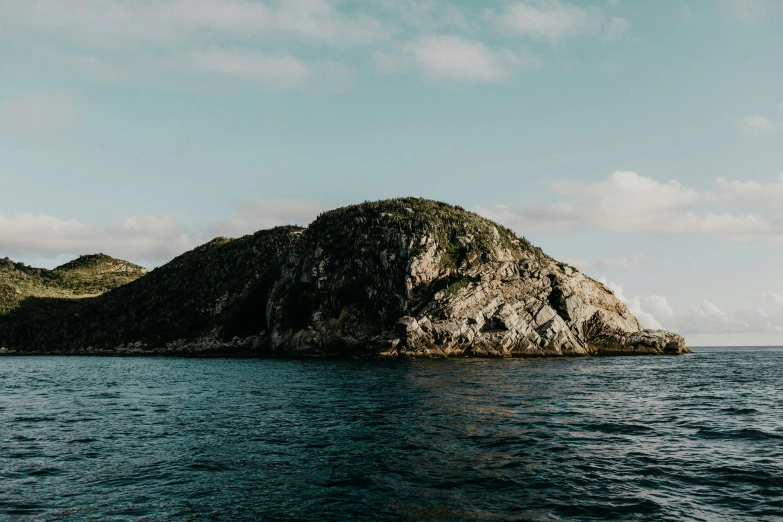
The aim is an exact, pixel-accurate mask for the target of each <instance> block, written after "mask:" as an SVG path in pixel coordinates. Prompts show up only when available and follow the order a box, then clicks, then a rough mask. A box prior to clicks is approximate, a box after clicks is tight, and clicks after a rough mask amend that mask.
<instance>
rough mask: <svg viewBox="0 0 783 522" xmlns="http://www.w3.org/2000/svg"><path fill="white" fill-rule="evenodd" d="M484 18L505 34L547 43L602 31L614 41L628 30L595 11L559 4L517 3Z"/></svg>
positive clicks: (545, 1)
mask: <svg viewBox="0 0 783 522" xmlns="http://www.w3.org/2000/svg"><path fill="white" fill-rule="evenodd" d="M486 17H487V18H488V19H490V20H492V21H493V22H494V23H495V24H497V26H498V27H499V28H500V29H501V30H503V31H505V32H506V33H508V34H514V35H521V36H526V37H529V38H531V39H533V40H545V41H550V42H556V41H561V40H566V39H569V38H574V37H577V36H580V35H583V34H586V33H597V32H600V31H605V35H606V37H607V38H609V39H616V38H619V37H620V36H622V34H624V33H625V31H626V30H627V28H628V22H627V21H626V20H625V19H623V18H616V17H615V18H611V19H607V18H606V15H605V14H604V13H603V11H601V10H600V9H598V8H596V7H587V8H582V7H579V6H577V5H574V4H568V3H563V2H560V1H559V0H539V1H532V2H531V1H528V2H516V3H512V4H510V5H508V6H506V7H505V9H503V10H502V11H500V12H499V13H496V12H494V11H491V10H489V11H487V12H486Z"/></svg>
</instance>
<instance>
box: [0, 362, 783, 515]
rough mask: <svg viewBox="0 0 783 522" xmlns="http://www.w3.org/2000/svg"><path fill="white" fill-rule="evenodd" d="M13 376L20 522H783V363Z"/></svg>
mask: <svg viewBox="0 0 783 522" xmlns="http://www.w3.org/2000/svg"><path fill="white" fill-rule="evenodd" d="M695 351H696V353H693V354H690V355H685V356H680V357H660V356H659V357H618V358H598V357H595V358H580V359H542V360H530V359H493V360H482V359H458V360H414V361H363V360H313V361H300V360H263V359H249V360H248V359H246V360H241V359H166V358H152V357H150V358H97V357H96V358H89V357H13V356H9V357H0V520H57V521H60V520H580V521H588V520H672V521H675V520H676V521H680V520H705V521H713V520H727V521H729V520H730V521H736V520H754V521H755V520H783V348H696V349H695Z"/></svg>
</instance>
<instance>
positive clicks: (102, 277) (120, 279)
mask: <svg viewBox="0 0 783 522" xmlns="http://www.w3.org/2000/svg"><path fill="white" fill-rule="evenodd" d="M146 273H147V270H146V269H145V268H142V267H140V266H137V265H134V264H133V263H129V262H127V261H122V260H120V259H114V258H113V257H110V256H107V255H104V254H96V255H88V256H81V257H79V258H77V259H75V260H73V261H71V262H69V263H66V264H64V265H62V266H59V267H57V268H55V269H54V270H47V269H45V268H33V267H29V266H27V265H25V264H24V263H15V262H13V261H12V260H10V259H8V258H7V257H6V258H4V259H1V260H0V315H3V314H7V313H9V312H11V311H12V310H14V309H15V308H16V307H18V306H19V304H20V303H21V302H22V301H23V300H25V299H27V298H29V297H40V298H81V297H87V296H94V295H98V294H102V293H104V292H108V291H109V290H112V289H114V288H118V287H120V286H122V285H125V284H127V283H130V282H131V281H134V280H136V279H138V278H139V277H141V276H142V275H144V274H146Z"/></svg>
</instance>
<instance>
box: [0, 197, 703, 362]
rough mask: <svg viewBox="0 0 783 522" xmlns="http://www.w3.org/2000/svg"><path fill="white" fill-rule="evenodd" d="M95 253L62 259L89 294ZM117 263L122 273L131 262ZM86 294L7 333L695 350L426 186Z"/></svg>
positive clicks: (456, 348) (262, 343)
mask: <svg viewBox="0 0 783 522" xmlns="http://www.w3.org/2000/svg"><path fill="white" fill-rule="evenodd" d="M77 261H79V260H77ZM91 263H92V261H91V260H89V259H83V260H82V261H79V262H74V263H69V264H68V265H65V266H64V267H60V268H58V269H57V270H55V271H54V272H58V271H59V273H61V275H60V276H58V277H60V278H65V279H67V278H66V277H65V275H62V274H64V273H67V274H68V277H71V278H81V277H83V278H84V279H81V281H82V282H81V283H80V285H81V286H79V288H82V289H85V292H86V289H88V288H89V289H92V288H97V286H96V287H92V286H90V284H91V282H92V281H105V280H104V279H101V278H102V277H104V276H105V273H104V272H101V271H100V270H96V269H95V268H94V267H93V265H92V264H91ZM102 266H106V263H103V265H102ZM66 267H67V268H66ZM116 267H117V268H116V269H115V271H114V272H111V273H112V274H114V275H113V277H119V275H121V274H125V272H123V271H122V270H121V269H120V268H121V266H120V265H119V264H118V265H116ZM61 269H62V270H61ZM129 273H132V272H129ZM69 284H71V287H70V288H75V287H76V283H73V282H72V283H69ZM96 284H97V283H96ZM101 284H104V283H101ZM30 295H31V296H33V295H34V294H30ZM80 295H85V293H83V294H80ZM75 296H77V294H76V293H75V292H72V294H71V295H35V296H33V297H28V298H26V299H23V300H19V301H18V306H17V307H16V308H15V309H13V310H11V311H10V312H9V313H7V314H6V316H5V317H2V318H0V346H3V347H5V348H6V349H7V350H11V351H20V352H26V353H31V352H34V353H103V354H116V353H157V354H184V355H253V356H346V355H355V356H369V357H411V356H417V357H450V356H483V357H486V356H564V355H570V356H584V355H595V354H603V355H610V354H663V353H683V352H686V351H688V349H687V348H686V347H685V344H684V341H683V339H682V337H680V336H678V335H676V334H672V333H669V332H663V331H650V330H644V329H643V328H642V327H641V326H640V325H639V323H638V321H637V320H636V318H634V317H633V316H632V315H631V314H630V313H629V312H628V310H627V309H626V307H625V306H624V305H623V304H622V303H621V302H620V301H619V300H617V298H616V297H615V296H614V295H613V294H612V293H611V291H609V290H608V289H607V288H605V287H603V285H601V284H600V283H598V282H596V281H594V280H592V279H590V278H588V277H586V276H584V275H582V274H581V273H579V272H578V271H577V270H576V269H574V268H572V267H569V266H567V265H565V264H563V263H558V262H557V261H555V260H553V259H552V258H550V257H549V256H547V255H546V254H544V253H543V252H542V251H541V250H540V249H539V248H537V247H534V246H533V245H531V244H530V243H529V242H528V241H527V240H525V239H524V238H520V237H517V236H515V235H514V234H513V233H512V232H511V231H510V230H508V229H506V228H505V227H503V226H501V225H499V224H497V223H493V222H491V221H489V220H486V219H484V218H482V217H480V216H478V215H476V214H474V213H472V212H468V211H466V210H464V209H462V208H460V207H455V206H451V205H447V204H445V203H440V202H436V201H429V200H424V199H417V198H403V199H393V200H386V201H379V202H368V203H363V204H360V205H353V206H350V207H345V208H341V209H337V210H334V211H331V212H326V213H324V214H322V215H321V216H319V217H318V218H317V219H316V220H315V221H314V222H313V223H312V224H311V225H310V226H309V227H308V228H306V229H300V228H296V227H278V228H274V229H271V230H263V231H260V232H257V233H256V234H253V235H251V236H245V237H243V238H239V239H233V240H230V239H225V238H219V239H216V240H213V241H211V242H210V243H207V244H205V245H203V246H201V247H198V248H196V249H195V250H193V251H191V252H188V253H186V254H183V255H182V256H180V257H178V258H176V259H175V260H173V261H172V262H170V263H168V264H167V265H164V266H162V267H160V268H158V269H156V270H153V271H152V272H150V273H149V274H147V275H145V276H144V277H141V278H139V279H136V280H134V281H132V282H130V283H128V284H126V285H123V286H119V287H117V288H115V289H114V290H111V291H109V292H107V293H105V294H102V295H99V296H96V297H85V298H83V299H67V298H64V297H75Z"/></svg>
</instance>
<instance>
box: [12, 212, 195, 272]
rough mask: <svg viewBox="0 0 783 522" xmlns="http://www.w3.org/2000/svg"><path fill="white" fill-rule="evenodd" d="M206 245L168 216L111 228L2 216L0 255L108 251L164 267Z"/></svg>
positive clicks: (144, 218) (143, 217)
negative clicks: (169, 261)
mask: <svg viewBox="0 0 783 522" xmlns="http://www.w3.org/2000/svg"><path fill="white" fill-rule="evenodd" d="M202 241H203V238H199V237H195V236H193V235H192V234H190V233H188V232H187V231H186V230H185V229H184V228H183V227H182V226H181V225H180V224H179V223H177V222H176V221H175V220H174V219H173V218H172V217H171V216H168V215H163V216H151V215H140V216H132V217H127V218H124V219H121V220H119V221H116V222H114V223H111V224H108V225H98V224H95V223H88V222H83V221H78V220H76V219H68V220H63V219H59V218H57V217H54V216H50V215H47V214H17V215H15V216H3V215H0V251H2V252H3V253H4V255H6V256H9V257H11V258H14V257H17V258H30V257H32V258H39V259H40V258H46V259H52V258H56V257H59V256H62V255H65V254H70V255H81V254H93V253H97V252H103V253H106V254H109V255H112V256H115V257H120V258H123V259H131V260H136V261H146V262H151V263H158V262H162V261H168V260H169V259H171V258H172V257H174V256H176V255H178V254H181V253H182V252H184V251H186V250H189V249H191V248H193V247H195V246H197V245H198V244H199V243H201V242H202Z"/></svg>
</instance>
